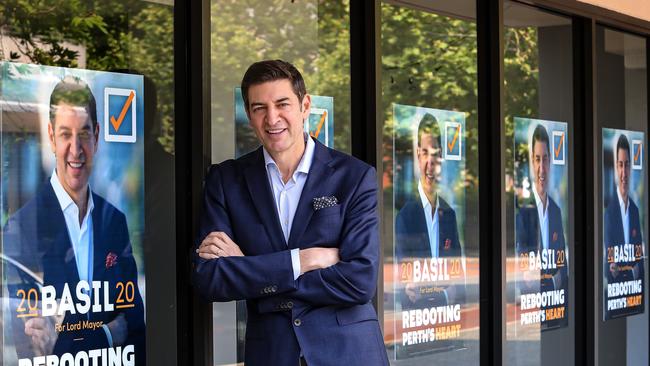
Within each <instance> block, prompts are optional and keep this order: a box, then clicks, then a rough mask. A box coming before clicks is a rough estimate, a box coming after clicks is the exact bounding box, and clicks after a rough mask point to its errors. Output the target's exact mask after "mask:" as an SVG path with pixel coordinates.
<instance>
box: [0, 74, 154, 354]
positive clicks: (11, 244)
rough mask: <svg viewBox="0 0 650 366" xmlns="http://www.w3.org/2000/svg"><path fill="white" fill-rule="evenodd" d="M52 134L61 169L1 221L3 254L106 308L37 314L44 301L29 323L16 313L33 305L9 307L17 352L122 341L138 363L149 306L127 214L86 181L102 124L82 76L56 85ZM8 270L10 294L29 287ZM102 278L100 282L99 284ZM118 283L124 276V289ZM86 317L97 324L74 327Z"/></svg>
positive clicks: (79, 300)
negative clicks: (142, 289)
mask: <svg viewBox="0 0 650 366" xmlns="http://www.w3.org/2000/svg"><path fill="white" fill-rule="evenodd" d="M48 137H49V141H50V146H51V148H52V152H53V153H54V155H55V157H56V169H55V171H54V173H53V174H52V176H51V178H50V179H49V180H48V181H47V182H45V183H44V184H43V185H42V186H41V187H40V189H39V190H38V192H37V193H36V195H35V196H34V197H33V198H32V199H30V200H29V201H28V202H27V203H26V204H25V205H24V206H23V207H22V208H21V209H19V210H18V211H16V213H15V214H13V215H12V216H11V217H10V218H9V220H8V222H7V224H6V225H5V227H4V228H3V243H4V248H3V249H4V254H5V255H7V256H8V257H10V258H12V259H13V260H16V261H17V262H18V263H20V264H22V265H23V266H25V268H27V269H28V270H30V271H32V272H33V273H35V274H37V275H39V276H42V279H43V286H44V287H46V288H47V287H49V288H53V289H54V292H55V294H56V295H55V296H56V299H61V298H62V296H63V294H64V293H65V288H66V287H67V288H68V290H69V292H70V294H71V296H72V301H73V302H74V304H84V303H85V302H87V301H84V298H83V296H80V293H81V295H83V294H85V295H87V296H89V297H88V298H87V299H86V300H90V303H91V305H94V304H95V302H94V298H99V299H101V300H100V303H101V304H102V307H101V308H99V309H95V308H94V306H89V307H88V308H86V309H85V310H84V308H83V307H81V308H80V307H78V306H76V307H75V310H74V311H66V312H65V314H62V315H63V316H61V315H59V314H57V315H52V316H40V315H43V312H44V311H45V308H44V307H43V308H41V309H39V311H41V312H40V313H39V316H36V317H25V318H24V319H28V320H26V321H25V322H23V320H22V319H21V318H19V317H18V315H20V314H19V312H20V313H21V314H23V313H24V312H23V310H29V309H26V308H25V306H22V307H21V306H19V307H18V308H12V309H11V313H10V314H9V316H10V317H11V323H12V328H13V334H14V340H15V342H16V348H17V353H18V357H19V358H24V357H34V356H38V355H49V354H55V355H59V356H61V355H62V354H64V353H71V354H72V355H73V356H74V355H75V354H76V353H77V352H79V351H89V350H93V349H102V348H107V347H118V346H121V347H122V349H123V350H124V351H125V352H127V353H129V355H128V356H127V358H129V359H133V357H135V359H134V361H135V364H137V365H144V364H145V354H144V352H145V349H144V340H145V325H144V307H143V303H142V298H141V296H140V292H139V290H138V287H137V274H138V273H137V268H136V264H135V260H134V258H133V254H132V252H131V243H130V240H129V233H128V229H127V223H126V218H125V216H124V214H123V213H122V212H120V211H119V210H118V209H117V208H115V207H114V206H112V205H111V204H110V203H108V202H107V201H106V200H104V199H103V198H102V197H100V196H99V195H97V194H95V193H94V192H92V191H91V190H90V187H89V185H88V180H89V177H90V174H91V172H92V167H93V158H94V156H95V154H96V152H97V143H98V138H99V124H98V123H97V110H96V103H95V98H94V96H93V95H92V93H91V91H90V88H89V87H88V86H87V85H86V84H85V83H84V82H83V81H81V80H79V79H77V78H73V77H67V78H65V79H63V80H62V81H61V82H59V83H58V84H57V85H56V87H55V88H54V90H53V92H52V94H51V97H50V123H49V124H48ZM4 269H5V276H6V278H7V287H8V289H9V292H10V296H11V297H16V296H17V294H18V293H19V291H20V290H22V291H25V292H29V290H30V289H29V288H23V287H24V282H23V279H22V278H21V276H24V273H23V272H19V271H16V270H15V269H14V268H13V267H9V266H5V267H4ZM98 281H99V283H101V287H97V288H95V287H94V286H93V284H94V283H97V282H98ZM80 283H82V284H83V283H85V284H87V286H83V285H82V287H81V288H79V290H78V287H77V286H78V284H80ZM118 283H122V288H121V289H120V285H118ZM106 286H108V288H105V287H106ZM36 290H37V291H38V290H39V289H36ZM39 292H40V291H39ZM44 293H45V292H43V293H41V294H40V295H41V296H43V297H41V305H43V304H45V302H44V301H43V300H44V296H45V295H44ZM106 294H108V299H105V300H104V298H105V297H106ZM105 302H109V303H111V304H113V305H114V308H113V310H110V309H106V308H104V306H103V304H104V303H105ZM119 305H128V306H126V307H124V308H122V307H121V306H119ZM80 309H81V310H80ZM30 312H31V311H30ZM85 321H89V322H90V323H93V324H95V326H94V327H89V326H83V327H82V328H81V329H72V330H71V329H70V328H71V327H74V326H75V324H80V322H82V323H83V322H85ZM55 323H56V326H55ZM66 325H67V326H66ZM59 326H62V327H59ZM25 337H28V338H29V339H30V340H31V345H29V347H25V346H24V344H20V340H21V339H24V338H25ZM129 346H131V347H132V350H131V349H130V348H131V347H129ZM127 347H128V348H127ZM132 353H134V354H132ZM125 359H126V358H125Z"/></svg>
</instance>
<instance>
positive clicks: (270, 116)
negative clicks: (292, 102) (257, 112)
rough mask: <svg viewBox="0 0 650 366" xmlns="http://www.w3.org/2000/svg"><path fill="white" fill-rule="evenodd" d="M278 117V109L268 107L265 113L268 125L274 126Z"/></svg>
mask: <svg viewBox="0 0 650 366" xmlns="http://www.w3.org/2000/svg"><path fill="white" fill-rule="evenodd" d="M279 115H280V113H279V111H278V109H277V108H275V106H271V107H269V108H268V109H267V112H266V119H267V121H266V122H267V123H268V124H270V125H274V124H275V123H276V122H278V120H279Z"/></svg>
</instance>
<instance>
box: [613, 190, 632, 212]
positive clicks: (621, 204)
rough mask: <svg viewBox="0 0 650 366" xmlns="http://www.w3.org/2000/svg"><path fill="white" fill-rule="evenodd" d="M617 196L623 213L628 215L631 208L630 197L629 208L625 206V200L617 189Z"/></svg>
mask: <svg viewBox="0 0 650 366" xmlns="http://www.w3.org/2000/svg"><path fill="white" fill-rule="evenodd" d="M616 195H617V196H618V204H619V205H620V206H621V212H624V213H625V214H626V215H627V210H628V209H629V208H630V196H629V195H628V196H627V207H626V206H625V200H623V196H621V191H620V190H619V189H618V186H617V187H616Z"/></svg>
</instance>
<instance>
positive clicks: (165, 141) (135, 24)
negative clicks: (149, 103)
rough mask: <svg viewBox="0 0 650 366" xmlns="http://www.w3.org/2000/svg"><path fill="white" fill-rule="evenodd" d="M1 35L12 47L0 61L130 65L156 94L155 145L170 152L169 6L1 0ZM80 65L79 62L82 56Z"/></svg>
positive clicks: (1, 53) (110, 66) (109, 67)
mask: <svg viewBox="0 0 650 366" xmlns="http://www.w3.org/2000/svg"><path fill="white" fill-rule="evenodd" d="M0 24H3V27H2V28H1V29H0V35H2V36H5V37H8V39H9V41H10V42H12V43H13V44H14V45H15V46H16V47H17V48H18V50H19V51H18V52H15V51H12V52H9V54H7V53H6V52H5V50H3V49H0V57H2V59H4V60H18V59H19V58H21V56H22V57H24V58H27V59H28V60H29V62H30V63H34V64H40V65H49V66H62V67H79V66H85V67H86V68H88V69H91V70H102V71H111V70H125V69H129V70H134V71H135V72H137V73H141V74H144V75H146V76H148V77H150V78H151V79H152V80H153V81H154V83H155V85H156V87H157V93H158V116H159V118H161V120H162V121H161V122H162V123H161V124H160V125H161V126H162V127H161V128H162V131H159V134H160V137H159V139H158V140H159V142H160V144H161V145H162V146H163V147H164V148H165V150H167V151H168V152H173V145H174V144H173V136H174V131H173V120H172V119H173V108H174V105H173V103H174V94H173V56H174V53H173V31H172V30H173V7H171V6H167V5H160V4H153V3H149V2H144V1H83V2H81V1H56V0H45V1H38V2H34V1H31V0H3V1H2V2H1V3H0ZM72 46H81V50H82V51H83V53H84V55H83V56H85V65H79V61H80V58H81V56H82V55H80V51H79V47H72Z"/></svg>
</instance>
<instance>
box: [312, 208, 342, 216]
mask: <svg viewBox="0 0 650 366" xmlns="http://www.w3.org/2000/svg"><path fill="white" fill-rule="evenodd" d="M333 214H339V215H340V214H341V205H335V206H330V207H325V208H321V209H320V210H316V211H314V216H313V217H314V218H316V217H322V216H327V215H333Z"/></svg>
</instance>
